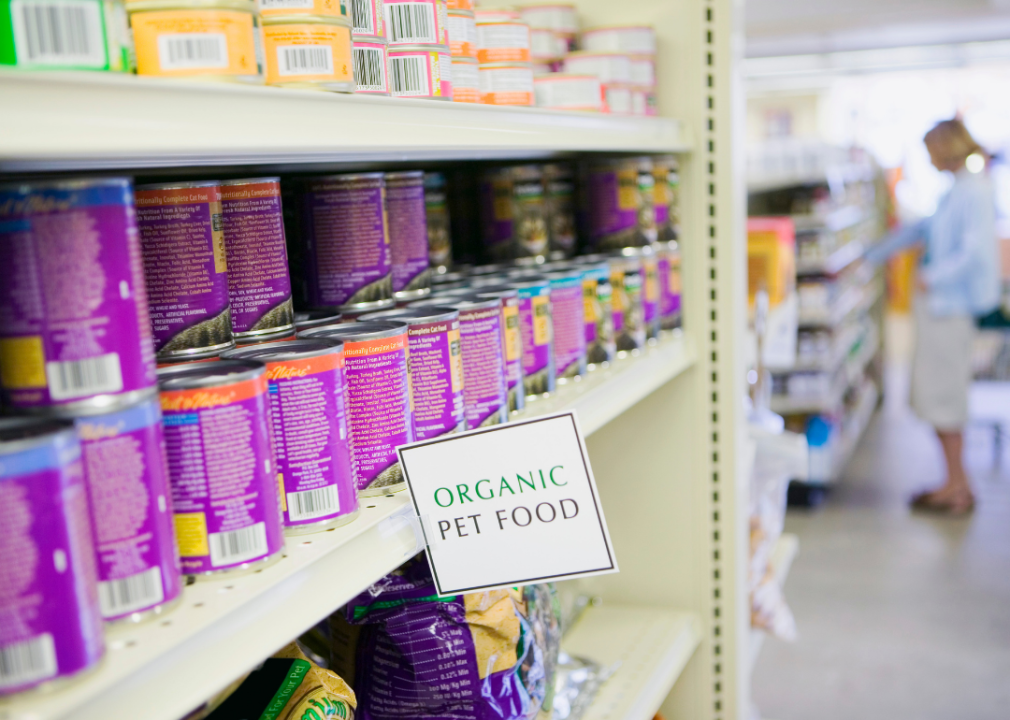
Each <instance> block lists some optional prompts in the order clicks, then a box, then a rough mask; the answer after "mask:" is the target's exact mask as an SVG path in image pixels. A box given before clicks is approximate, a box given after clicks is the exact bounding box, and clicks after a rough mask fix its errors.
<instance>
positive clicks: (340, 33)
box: [263, 15, 355, 93]
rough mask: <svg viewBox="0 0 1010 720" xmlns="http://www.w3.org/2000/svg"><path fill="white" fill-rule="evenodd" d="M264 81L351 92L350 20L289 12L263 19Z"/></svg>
mask: <svg viewBox="0 0 1010 720" xmlns="http://www.w3.org/2000/svg"><path fill="white" fill-rule="evenodd" d="M263 49H264V54H265V56H266V82H267V85H279V86H283V87H296V88H306V89H315V90H330V91H334V92H348V93H350V92H354V91H355V82H354V62H353V60H354V59H353V56H352V53H351V49H352V45H351V24H350V21H348V20H347V19H346V18H341V17H308V16H302V15H289V16H282V17H271V18H269V19H264V21H263Z"/></svg>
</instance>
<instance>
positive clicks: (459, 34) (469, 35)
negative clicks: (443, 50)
mask: <svg viewBox="0 0 1010 720" xmlns="http://www.w3.org/2000/svg"><path fill="white" fill-rule="evenodd" d="M449 52H450V54H451V55H452V56H453V57H454V58H457V57H468V58H474V59H476V58H477V23H476V22H474V19H473V11H472V10H450V11H449Z"/></svg>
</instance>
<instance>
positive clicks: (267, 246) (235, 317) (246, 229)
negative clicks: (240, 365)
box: [221, 177, 294, 343]
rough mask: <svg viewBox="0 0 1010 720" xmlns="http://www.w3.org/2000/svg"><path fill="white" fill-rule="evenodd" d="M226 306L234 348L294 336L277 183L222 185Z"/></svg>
mask: <svg viewBox="0 0 1010 720" xmlns="http://www.w3.org/2000/svg"><path fill="white" fill-rule="evenodd" d="M221 222H222V226H223V228H224V247H225V252H226V255H227V258H228V300H229V303H230V305H231V329H232V332H233V333H234V335H235V341H236V342H239V343H241V342H244V341H249V340H252V339H254V338H258V337H260V336H276V335H277V333H287V334H291V333H292V332H294V309H293V308H292V305H291V277H290V275H289V273H288V251H287V245H286V244H285V240H284V216H283V213H282V212H281V181H280V178H275V177H274V178H253V179H245V180H226V181H224V182H222V183H221Z"/></svg>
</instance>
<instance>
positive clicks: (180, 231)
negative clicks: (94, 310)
mask: <svg viewBox="0 0 1010 720" xmlns="http://www.w3.org/2000/svg"><path fill="white" fill-rule="evenodd" d="M134 195H135V197H136V201H137V224H138V225H139V226H140V244H141V248H143V253H144V275H145V277H146V278H147V294H148V298H149V300H150V305H151V328H152V330H153V332H154V349H155V351H156V352H157V353H158V358H159V359H161V358H175V357H191V356H193V355H196V354H200V353H208V352H220V351H222V350H227V349H228V348H230V347H232V346H233V345H234V340H233V339H232V328H231V311H230V310H229V306H228V262H227V257H226V251H225V244H224V226H223V223H222V218H221V187H220V185H219V183H218V182H217V181H210V182H191V183H168V184H164V185H142V186H139V187H138V188H137V190H136V192H135V193H134Z"/></svg>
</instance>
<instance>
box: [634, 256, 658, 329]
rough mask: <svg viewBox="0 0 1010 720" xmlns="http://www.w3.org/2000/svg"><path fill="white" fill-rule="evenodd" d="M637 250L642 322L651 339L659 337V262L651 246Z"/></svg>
mask: <svg viewBox="0 0 1010 720" xmlns="http://www.w3.org/2000/svg"><path fill="white" fill-rule="evenodd" d="M637 252H638V256H639V258H640V260H641V273H642V324H643V325H644V326H645V337H646V338H648V339H650V340H653V339H655V338H658V337H659V323H660V313H659V304H660V300H661V298H660V287H659V263H658V258H657V257H656V252H655V250H653V249H652V248H651V247H643V248H638V250H637Z"/></svg>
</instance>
